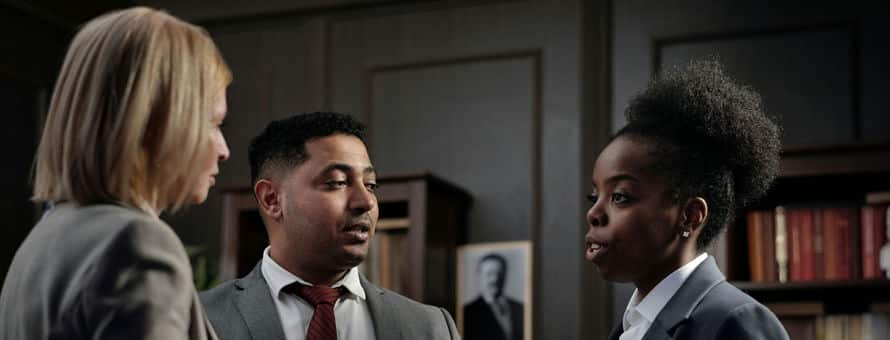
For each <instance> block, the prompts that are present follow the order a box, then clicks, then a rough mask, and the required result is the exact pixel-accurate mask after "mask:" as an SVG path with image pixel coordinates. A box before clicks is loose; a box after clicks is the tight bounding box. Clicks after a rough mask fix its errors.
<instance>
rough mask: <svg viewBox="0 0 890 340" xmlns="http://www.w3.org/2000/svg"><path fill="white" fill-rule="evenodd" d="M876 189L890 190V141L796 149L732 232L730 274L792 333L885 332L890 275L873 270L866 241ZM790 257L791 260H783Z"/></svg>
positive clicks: (889, 320) (727, 257)
mask: <svg viewBox="0 0 890 340" xmlns="http://www.w3.org/2000/svg"><path fill="white" fill-rule="evenodd" d="M875 192H881V193H886V192H890V142H888V143H873V144H855V145H842V146H828V147H790V148H786V149H785V150H783V152H782V160H781V169H780V174H779V177H778V178H777V179H776V183H775V185H774V186H773V187H772V188H771V189H770V191H769V192H768V193H767V195H766V197H764V198H763V199H761V200H760V201H759V202H757V203H756V204H754V205H753V206H752V207H750V208H748V209H747V210H746V211H742V212H740V213H739V215H738V216H737V219H736V222H735V225H736V226H737V227H735V228H729V231H728V232H727V234H726V240H725V243H724V244H723V246H724V248H723V249H722V250H721V251H722V253H721V255H722V256H724V258H723V261H725V264H726V267H725V268H724V270H725V271H726V275H727V278H728V279H729V280H730V281H732V282H733V284H734V285H735V286H736V287H738V288H739V289H741V290H743V291H745V292H747V293H748V294H750V295H751V296H752V297H754V298H755V299H757V300H758V301H760V302H761V303H763V304H764V305H766V306H767V307H768V308H770V309H771V310H772V311H773V312H774V313H775V314H776V315H777V316H778V317H779V319H780V320H781V321H782V323H783V324H784V325H785V327H786V329H787V330H788V332H789V334H790V336H791V339H792V340H796V339H813V338H826V339H827V338H832V339H834V338H837V339H858V338H859V337H858V335H856V334H854V333H856V332H862V334H871V335H873V336H874V335H877V336H878V337H882V336H885V335H886V334H887V333H886V329H885V328H881V327H884V326H880V325H888V324H890V314H888V313H890V280H888V279H886V278H885V277H883V275H881V277H875V274H874V269H869V270H868V272H867V273H866V269H865V268H866V267H869V265H867V264H865V262H864V260H863V255H862V253H863V251H864V250H863V249H862V248H861V247H863V246H864V242H863V238H862V236H863V235H864V233H866V232H867V231H864V230H869V229H868V228H867V227H865V226H864V223H863V222H864V220H865V218H866V217H864V216H869V215H864V214H863V209H864V208H863V206H865V203H866V199H865V198H866V195H867V194H868V193H875ZM873 196H874V195H873ZM777 207H781V209H778V208H777ZM868 209H871V208H868ZM873 209H874V210H875V211H886V204H885V205H884V207H882V208H873ZM777 216H782V217H778V218H777ZM838 216H840V217H838ZM876 221H877V217H876V218H875V219H873V222H871V223H872V225H877V224H878V223H879V222H876ZM886 223H887V221H886V219H884V220H883V223H882V224H880V225H879V226H877V228H878V229H880V232H884V230H886ZM780 225H781V226H780ZM829 226H831V227H829ZM845 226H846V227H845ZM781 230H784V233H782V232H781ZM871 230H873V231H874V229H871ZM875 232H877V231H875ZM857 233H858V234H857ZM780 234H782V235H784V241H780V242H778V243H777V242H776V241H777V240H779V239H781V238H782V237H778V238H777V237H776V236H777V235H780ZM876 242H878V241H875V242H872V244H874V243H876ZM769 244H771V245H772V247H771V248H770V247H768V246H765V245H769ZM782 244H784V245H785V247H784V249H785V250H784V252H785V253H784V255H783V254H782V252H783V250H781V249H780V248H782V247H781V245H782ZM715 249H716V248H715ZM869 249H871V251H873V250H874V247H872V248H869ZM879 251H880V247H878V249H877V252H879ZM718 256H720V255H718ZM783 256H784V257H785V258H786V259H787V262H785V263H782V261H777V259H781V258H782V257H783ZM851 261H859V262H858V263H854V262H851ZM777 263H778V264H777ZM845 264H846V265H845ZM851 264H852V265H851ZM783 265H784V266H783ZM857 265H858V268H856V266H857ZM780 267H783V268H785V270H786V272H785V274H786V275H787V276H786V277H784V279H785V280H784V281H783V282H782V280H781V279H782V273H781V272H782V270H780V269H779V268H780ZM870 268H874V265H873V263H872V265H871V267H870ZM755 272H756V273H755ZM770 272H772V274H770ZM879 274H881V273H880V272H879ZM876 325H877V326H876Z"/></svg>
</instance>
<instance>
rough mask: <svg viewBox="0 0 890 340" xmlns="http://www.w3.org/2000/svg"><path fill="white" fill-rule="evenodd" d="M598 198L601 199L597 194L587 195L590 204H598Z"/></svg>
mask: <svg viewBox="0 0 890 340" xmlns="http://www.w3.org/2000/svg"><path fill="white" fill-rule="evenodd" d="M597 198H599V197H598V196H597V195H596V193H595V192H592V193H589V194H587V200H588V201H590V203H593V204H596V200H597Z"/></svg>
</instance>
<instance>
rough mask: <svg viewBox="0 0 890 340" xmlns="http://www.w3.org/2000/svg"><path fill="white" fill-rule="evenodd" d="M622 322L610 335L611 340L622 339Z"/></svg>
mask: <svg viewBox="0 0 890 340" xmlns="http://www.w3.org/2000/svg"><path fill="white" fill-rule="evenodd" d="M622 328H623V327H621V322H619V323H618V324H617V325H615V327H612V333H610V334H609V340H618V339H619V338H621V329H622Z"/></svg>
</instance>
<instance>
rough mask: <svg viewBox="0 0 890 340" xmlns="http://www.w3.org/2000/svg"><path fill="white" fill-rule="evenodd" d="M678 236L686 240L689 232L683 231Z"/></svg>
mask: <svg viewBox="0 0 890 340" xmlns="http://www.w3.org/2000/svg"><path fill="white" fill-rule="evenodd" d="M680 235H681V236H683V238H687V237H689V232H688V231H684V232H683V233H682V234H680Z"/></svg>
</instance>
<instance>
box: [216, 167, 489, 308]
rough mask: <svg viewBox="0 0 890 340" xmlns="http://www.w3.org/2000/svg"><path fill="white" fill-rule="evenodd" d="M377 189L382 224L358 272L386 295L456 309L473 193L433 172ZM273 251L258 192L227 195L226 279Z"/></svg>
mask: <svg viewBox="0 0 890 340" xmlns="http://www.w3.org/2000/svg"><path fill="white" fill-rule="evenodd" d="M377 183H378V184H379V187H378V189H377V201H378V205H379V209H380V218H379V220H378V223H377V229H376V232H375V236H374V239H373V241H372V243H371V248H370V250H369V255H368V258H367V259H366V260H365V262H364V263H363V264H362V265H361V266H360V267H359V269H360V270H361V271H362V272H363V273H364V274H365V276H366V277H367V278H368V279H369V280H370V281H372V282H374V283H376V284H378V285H380V286H382V287H384V288H388V289H391V290H394V291H396V292H399V293H401V294H403V295H405V296H408V297H410V298H412V299H415V300H418V301H421V302H425V303H429V304H433V305H436V306H442V307H445V308H448V309H449V310H450V309H453V308H454V305H455V303H454V301H455V287H456V282H455V277H456V276H455V273H454V268H455V261H456V258H455V256H456V249H457V246H458V245H460V244H463V243H465V229H466V221H467V214H468V212H469V208H470V204H471V203H472V198H471V196H470V194H469V193H467V192H466V191H465V190H463V189H461V188H460V187H458V186H456V185H454V184H451V183H449V182H447V181H445V180H443V179H441V178H439V177H437V176H435V175H432V174H429V173H421V174H411V175H399V176H386V177H380V178H378V179H377ZM266 245H268V237H267V235H266V230H265V227H264V226H263V223H262V220H261V219H260V216H259V212H258V211H257V205H256V201H255V199H254V197H253V191H252V190H251V189H250V188H246V187H238V188H228V189H224V190H223V230H222V256H221V257H220V278H221V279H223V280H228V279H231V278H235V277H241V276H243V275H245V274H247V273H248V272H249V271H250V270H251V269H253V267H254V266H255V265H256V263H257V262H258V261H259V260H260V259H261V257H262V250H263V249H264V248H265V247H266ZM450 311H451V312H452V313H454V311H453V310H450Z"/></svg>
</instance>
